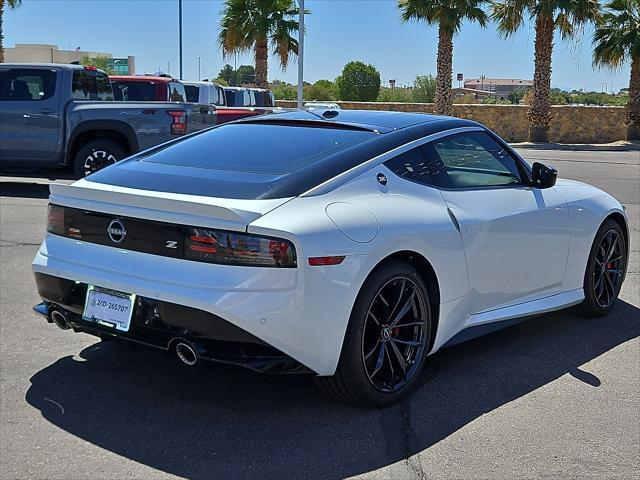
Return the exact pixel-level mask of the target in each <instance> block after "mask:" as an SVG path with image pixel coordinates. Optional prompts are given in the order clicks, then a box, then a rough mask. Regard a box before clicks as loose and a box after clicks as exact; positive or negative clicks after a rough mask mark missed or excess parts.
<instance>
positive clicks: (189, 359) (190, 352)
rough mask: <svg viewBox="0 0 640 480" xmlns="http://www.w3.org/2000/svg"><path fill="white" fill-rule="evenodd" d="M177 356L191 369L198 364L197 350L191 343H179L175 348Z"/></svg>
mask: <svg viewBox="0 0 640 480" xmlns="http://www.w3.org/2000/svg"><path fill="white" fill-rule="evenodd" d="M175 350H176V356H177V357H178V360H180V361H181V362H182V363H184V364H185V365H188V366H190V367H192V366H194V365H195V364H196V363H197V362H198V355H197V354H196V351H195V349H194V348H193V346H191V345H190V344H189V343H186V342H178V343H176V346H175Z"/></svg>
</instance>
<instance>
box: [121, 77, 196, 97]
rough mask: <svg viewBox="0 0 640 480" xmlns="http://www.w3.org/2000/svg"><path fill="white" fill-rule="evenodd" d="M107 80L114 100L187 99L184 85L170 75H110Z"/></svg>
mask: <svg viewBox="0 0 640 480" xmlns="http://www.w3.org/2000/svg"><path fill="white" fill-rule="evenodd" d="M109 80H111V85H112V87H113V93H114V99H115V100H122V101H133V102H187V101H189V100H187V94H186V91H185V87H184V85H183V84H182V83H180V81H178V80H176V79H174V78H171V77H157V76H150V75H111V76H109ZM193 103H199V102H193ZM203 103H205V102H203ZM206 103H208V102H206Z"/></svg>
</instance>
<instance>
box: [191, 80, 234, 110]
mask: <svg viewBox="0 0 640 480" xmlns="http://www.w3.org/2000/svg"><path fill="white" fill-rule="evenodd" d="M182 84H183V85H184V89H185V92H186V95H187V97H186V98H187V102H192V103H203V104H208V105H214V106H216V107H224V106H226V101H225V96H224V90H223V88H222V87H221V86H220V85H218V84H217V83H211V82H182Z"/></svg>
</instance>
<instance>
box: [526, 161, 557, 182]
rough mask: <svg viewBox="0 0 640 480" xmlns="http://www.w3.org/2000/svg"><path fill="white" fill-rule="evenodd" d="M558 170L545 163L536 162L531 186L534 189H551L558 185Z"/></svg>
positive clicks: (532, 167) (532, 172)
mask: <svg viewBox="0 0 640 480" xmlns="http://www.w3.org/2000/svg"><path fill="white" fill-rule="evenodd" d="M557 178H558V170H556V169H555V168H553V167H549V166H547V165H545V164H544V163H540V162H534V164H533V165H531V186H532V187H534V188H551V187H553V186H554V185H555V184H556V179H557Z"/></svg>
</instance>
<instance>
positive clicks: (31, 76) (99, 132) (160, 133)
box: [0, 63, 216, 177]
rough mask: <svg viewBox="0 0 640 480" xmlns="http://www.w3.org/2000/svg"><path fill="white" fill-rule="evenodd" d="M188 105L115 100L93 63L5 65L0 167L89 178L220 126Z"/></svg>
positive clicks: (0, 88) (0, 76)
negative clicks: (130, 158)
mask: <svg viewBox="0 0 640 480" xmlns="http://www.w3.org/2000/svg"><path fill="white" fill-rule="evenodd" d="M215 123H216V121H215V111H213V112H211V115H210V116H203V115H202V113H201V112H199V111H198V110H197V108H196V106H195V105H193V104H190V103H183V102H135V103H134V102H115V101H113V91H112V88H111V83H110V82H109V78H108V76H107V75H106V74H105V73H104V72H103V71H101V70H98V69H96V68H95V67H84V66H81V65H63V64H53V63H50V64H7V63H2V64H0V170H1V171H3V172H8V173H29V172H33V171H37V170H41V169H58V168H60V169H68V170H70V171H71V172H73V173H74V174H75V176H78V177H80V176H85V175H89V174H91V173H93V172H95V171H97V170H99V169H101V168H103V167H105V166H108V165H110V164H112V163H114V162H116V161H118V160H121V159H123V158H125V157H128V156H129V155H132V154H134V153H136V152H139V151H141V150H144V149H146V148H149V147H152V146H154V145H158V144H160V143H164V142H166V141H169V140H172V139H175V138H178V137H179V136H181V135H184V134H187V133H191V132H193V131H196V130H199V129H202V128H206V127H208V126H211V125H214V124H215Z"/></svg>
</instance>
